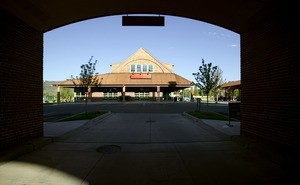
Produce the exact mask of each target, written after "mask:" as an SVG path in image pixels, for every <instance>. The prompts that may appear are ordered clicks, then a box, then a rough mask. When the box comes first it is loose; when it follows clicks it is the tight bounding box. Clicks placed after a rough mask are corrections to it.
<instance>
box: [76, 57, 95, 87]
mask: <svg viewBox="0 0 300 185" xmlns="http://www.w3.org/2000/svg"><path fill="white" fill-rule="evenodd" d="M92 60H93V56H92V57H91V58H90V60H89V61H88V63H87V64H83V65H81V66H80V68H81V72H80V74H79V76H76V77H75V78H73V76H72V81H73V84H74V85H76V86H80V87H83V88H85V89H86V90H87V88H88V87H91V86H96V87H97V86H99V85H100V83H101V82H100V81H99V79H98V78H97V75H98V73H95V71H96V64H97V60H95V62H92Z"/></svg>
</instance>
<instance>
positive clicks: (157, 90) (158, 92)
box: [156, 86, 160, 101]
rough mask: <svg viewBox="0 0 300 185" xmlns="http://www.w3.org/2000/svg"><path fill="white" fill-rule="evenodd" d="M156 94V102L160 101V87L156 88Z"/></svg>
mask: <svg viewBox="0 0 300 185" xmlns="http://www.w3.org/2000/svg"><path fill="white" fill-rule="evenodd" d="M156 92H157V101H160V86H157V87H156Z"/></svg>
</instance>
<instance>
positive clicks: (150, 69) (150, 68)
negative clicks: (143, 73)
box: [148, 64, 153, 73]
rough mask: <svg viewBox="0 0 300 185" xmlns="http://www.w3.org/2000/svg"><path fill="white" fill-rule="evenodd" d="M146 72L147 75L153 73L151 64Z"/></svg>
mask: <svg viewBox="0 0 300 185" xmlns="http://www.w3.org/2000/svg"><path fill="white" fill-rule="evenodd" d="M148 72H149V73H152V72H153V65H152V64H150V65H148Z"/></svg>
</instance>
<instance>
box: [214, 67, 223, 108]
mask: <svg viewBox="0 0 300 185" xmlns="http://www.w3.org/2000/svg"><path fill="white" fill-rule="evenodd" d="M222 74H223V71H222V70H221V69H220V68H219V67H218V66H217V69H216V71H215V74H214V78H218V79H216V80H217V81H216V86H215V87H213V88H212V89H211V93H212V94H213V96H214V98H215V100H216V102H218V98H219V94H220V92H221V89H220V87H221V85H222V84H223V83H224V81H223V77H222Z"/></svg>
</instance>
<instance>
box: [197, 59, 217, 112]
mask: <svg viewBox="0 0 300 185" xmlns="http://www.w3.org/2000/svg"><path fill="white" fill-rule="evenodd" d="M217 69H218V67H217V66H212V63H208V64H206V63H205V61H204V59H202V65H201V66H199V71H198V72H196V73H193V75H194V77H195V80H196V86H198V87H199V88H200V89H201V90H203V92H204V93H205V94H206V95H209V93H210V91H211V90H212V89H213V88H215V87H216V86H217V85H218V82H219V79H220V76H219V74H218V73H217ZM206 107H207V108H206V110H207V112H208V96H207V106H206Z"/></svg>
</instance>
